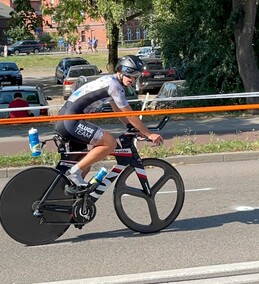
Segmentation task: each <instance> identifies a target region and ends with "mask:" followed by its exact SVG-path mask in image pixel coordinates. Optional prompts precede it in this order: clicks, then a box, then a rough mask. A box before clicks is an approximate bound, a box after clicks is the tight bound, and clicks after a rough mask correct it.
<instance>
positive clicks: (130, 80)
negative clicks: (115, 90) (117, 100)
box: [122, 75, 136, 87]
mask: <svg viewBox="0 0 259 284" xmlns="http://www.w3.org/2000/svg"><path fill="white" fill-rule="evenodd" d="M135 81H136V78H135V77H130V76H126V75H123V76H122V83H123V85H124V86H126V87H128V86H131V85H132V84H133V83H135Z"/></svg>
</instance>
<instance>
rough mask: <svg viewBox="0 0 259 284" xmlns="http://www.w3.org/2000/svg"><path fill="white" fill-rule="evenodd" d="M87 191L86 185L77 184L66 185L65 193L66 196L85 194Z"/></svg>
mask: <svg viewBox="0 0 259 284" xmlns="http://www.w3.org/2000/svg"><path fill="white" fill-rule="evenodd" d="M86 192H87V187H86V186H77V185H68V184H67V185H65V189H64V194H65V195H66V196H72V195H77V194H83V193H86Z"/></svg>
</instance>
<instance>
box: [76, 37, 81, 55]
mask: <svg viewBox="0 0 259 284" xmlns="http://www.w3.org/2000/svg"><path fill="white" fill-rule="evenodd" d="M77 52H78V54H82V43H81V40H80V39H79V40H78V41H77Z"/></svg>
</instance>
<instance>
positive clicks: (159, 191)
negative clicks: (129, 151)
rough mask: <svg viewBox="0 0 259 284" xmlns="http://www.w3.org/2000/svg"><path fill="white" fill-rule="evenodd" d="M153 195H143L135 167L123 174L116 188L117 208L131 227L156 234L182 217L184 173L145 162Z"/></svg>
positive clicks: (160, 163) (156, 161)
mask: <svg viewBox="0 0 259 284" xmlns="http://www.w3.org/2000/svg"><path fill="white" fill-rule="evenodd" d="M143 165H144V168H145V172H146V174H147V178H148V182H149V184H150V189H151V196H148V195H147V194H146V193H144V192H143V189H142V186H141V184H140V182H139V179H138V177H137V175H136V172H135V170H134V168H133V167H132V166H129V167H127V168H126V169H125V170H124V171H123V172H122V174H121V175H120V177H119V179H118V181H117V183H116V185H115V188H114V207H115V210H116V213H117V215H118V217H119V219H120V220H121V221H122V223H123V224H124V225H125V226H127V227H128V228H130V229H132V230H134V231H137V232H140V233H154V232H158V231H160V230H163V229H165V228H166V227H168V226H169V225H170V224H171V223H172V222H173V221H174V220H175V219H176V218H177V216H178V215H179V213H180V211H181V209H182V206H183V202H184V184H183V181H182V178H181V176H180V174H179V173H178V172H177V170H176V169H175V168H174V167H173V166H172V165H170V164H169V163H168V162H166V161H164V160H160V159H152V158H151V159H143Z"/></svg>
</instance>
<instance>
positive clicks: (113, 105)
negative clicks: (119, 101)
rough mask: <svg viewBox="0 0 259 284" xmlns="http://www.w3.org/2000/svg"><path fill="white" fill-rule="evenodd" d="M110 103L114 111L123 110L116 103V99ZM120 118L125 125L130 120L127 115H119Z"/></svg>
mask: <svg viewBox="0 0 259 284" xmlns="http://www.w3.org/2000/svg"><path fill="white" fill-rule="evenodd" d="M110 105H111V107H112V109H113V111H115V112H119V111H122V110H121V109H120V108H119V107H118V106H117V105H116V104H115V102H114V101H110ZM119 120H120V121H121V122H122V123H123V124H124V125H127V124H128V123H130V122H129V120H128V119H127V118H126V117H119Z"/></svg>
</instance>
